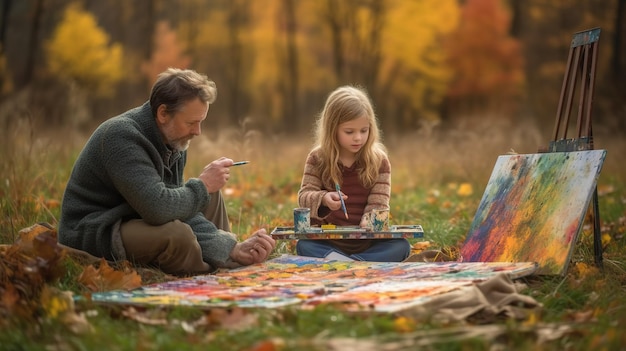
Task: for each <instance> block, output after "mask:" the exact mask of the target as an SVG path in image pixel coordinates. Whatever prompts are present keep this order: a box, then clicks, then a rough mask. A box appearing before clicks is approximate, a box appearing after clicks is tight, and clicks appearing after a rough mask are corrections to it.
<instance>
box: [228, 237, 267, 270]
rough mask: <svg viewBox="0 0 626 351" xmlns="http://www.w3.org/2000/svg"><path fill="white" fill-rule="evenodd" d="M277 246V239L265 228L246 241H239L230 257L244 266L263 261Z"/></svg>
mask: <svg viewBox="0 0 626 351" xmlns="http://www.w3.org/2000/svg"><path fill="white" fill-rule="evenodd" d="M275 247H276V241H274V239H272V237H271V236H269V235H267V233H266V232H265V229H260V230H258V231H256V232H255V233H254V234H252V236H251V237H249V238H248V239H247V240H246V241H243V242H240V243H237V244H236V245H235V247H234V248H233V251H231V252H230V258H231V259H232V260H233V261H235V262H237V263H239V264H241V265H244V266H247V265H251V264H254V263H260V262H263V261H265V260H266V259H267V257H269V255H270V253H272V251H273V250H274V248H275Z"/></svg>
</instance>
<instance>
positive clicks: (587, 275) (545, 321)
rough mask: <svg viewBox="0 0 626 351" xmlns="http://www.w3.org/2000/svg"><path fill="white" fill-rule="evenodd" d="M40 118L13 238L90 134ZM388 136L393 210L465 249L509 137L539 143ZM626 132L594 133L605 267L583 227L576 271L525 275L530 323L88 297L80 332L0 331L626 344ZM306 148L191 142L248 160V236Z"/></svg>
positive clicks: (27, 149)
mask: <svg viewBox="0 0 626 351" xmlns="http://www.w3.org/2000/svg"><path fill="white" fill-rule="evenodd" d="M33 130H34V127H33V126H32V125H30V124H28V123H25V124H23V125H22V124H20V123H15V124H13V125H12V126H11V127H10V128H7V129H5V130H4V131H3V132H2V133H3V135H2V140H1V141H0V148H1V150H3V151H2V153H3V160H4V162H2V163H0V207H1V217H0V244H12V243H13V242H14V241H15V239H16V238H17V232H18V231H19V230H20V229H22V228H25V227H28V226H30V225H32V224H34V223H37V222H48V223H51V224H53V225H56V221H57V219H58V218H59V211H60V206H59V205H60V201H61V199H62V194H63V190H64V188H65V182H66V180H67V178H68V177H69V173H70V171H71V166H72V163H73V160H74V159H75V158H76V155H77V154H78V152H79V150H80V147H81V146H82V144H83V143H84V141H85V139H84V136H80V135H76V134H74V133H72V132H68V131H64V132H63V133H60V132H58V131H57V132H50V131H41V132H37V133H35V132H34V131H33ZM511 130H514V128H512V129H511ZM483 133H484V134H483ZM244 134H245V135H244ZM16 135H18V136H20V137H15V136H16ZM482 135H491V136H492V137H490V138H484V137H482ZM537 139H540V138H535V139H533V140H537ZM303 140H304V141H303ZM386 140H387V142H386V144H387V146H388V148H389V151H390V158H391V161H392V168H393V173H392V180H393V187H392V203H391V206H392V211H391V213H392V216H393V217H392V221H393V222H396V223H420V224H422V225H424V227H425V230H426V232H427V236H428V239H429V240H430V241H432V242H433V246H434V247H436V248H455V247H458V245H460V243H461V242H462V241H463V239H464V236H465V233H466V232H467V230H468V229H469V226H470V224H471V221H472V218H473V216H474V212H475V211H476V208H477V206H478V203H479V201H480V198H481V196H482V191H483V189H484V187H485V185H486V182H487V180H488V178H489V175H490V172H491V169H492V167H493V164H494V162H495V159H496V157H497V156H498V155H500V154H505V153H507V152H508V151H509V150H510V149H512V148H513V149H515V150H516V151H518V152H521V153H523V152H534V151H535V150H536V148H537V145H534V144H533V143H525V142H523V140H525V139H524V138H521V139H520V138H518V137H516V136H515V135H514V134H513V135H512V134H507V132H506V131H505V130H501V131H499V132H494V131H488V132H486V133H485V132H481V133H477V132H472V131H452V132H448V133H445V134H429V135H419V134H416V135H409V136H405V137H398V138H392V137H387V139H386ZM535 143H536V142H535ZM624 143H625V142H624V141H623V140H620V138H608V137H606V138H602V136H596V147H597V148H605V149H607V150H608V156H607V160H606V162H605V165H604V168H603V171H602V175H601V177H600V180H599V183H598V187H599V193H600V213H601V220H602V227H603V229H602V233H603V239H604V270H603V271H600V270H598V269H596V268H595V267H594V266H593V249H592V248H593V244H592V234H591V229H590V228H589V227H588V226H586V227H585V228H584V230H583V233H582V234H581V236H580V240H579V243H578V244H577V245H576V248H575V252H574V254H573V256H572V263H571V264H570V269H569V270H568V274H567V275H566V276H564V277H531V278H528V279H526V280H524V283H526V284H527V286H528V288H527V289H526V290H525V291H524V293H526V294H528V295H530V296H532V297H534V298H535V299H536V300H538V301H539V302H541V303H542V304H543V308H542V309H541V310H540V313H537V314H531V315H530V316H529V317H528V318H527V319H526V320H523V321H515V320H501V321H498V322H495V323H490V324H485V325H482V324H472V323H464V324H455V323H452V324H446V323H437V322H434V321H430V320H420V319H410V318H409V319H402V318H399V317H398V316H391V315H366V316H363V315H353V314H348V313H345V312H342V311H340V310H336V309H334V308H332V307H328V306H326V307H319V308H317V309H315V310H312V311H299V310H295V309H289V308H288V309H284V310H280V311H248V310H241V309H223V310H222V309H216V310H211V311H210V312H206V311H199V310H196V309H190V308H174V309H161V308H152V309H142V310H136V311H134V312H132V313H130V312H129V310H128V309H125V308H120V307H104V306H94V305H89V304H78V305H77V306H76V310H77V311H78V312H79V314H80V315H81V316H82V317H83V318H85V320H86V321H88V323H87V324H83V326H85V325H86V327H85V328H86V329H85V330H82V331H73V330H71V328H70V327H68V325H71V324H68V323H67V321H63V320H60V319H59V318H50V317H47V316H46V315H45V313H43V312H42V311H41V310H35V311H34V313H33V315H32V316H31V318H16V319H11V317H10V316H9V317H8V319H7V320H6V321H5V322H4V323H5V324H3V328H2V330H0V345H1V346H0V349H3V350H30V349H33V350H35V349H41V350H43V349H45V350H83V349H85V350H92V349H108V350H140V349H178V350H195V349H203V350H226V349H228V350H256V351H262V350H328V349H335V350H350V349H358V350H360V351H367V350H383V349H384V350H413V349H416V348H420V347H421V348H423V349H428V350H434V349H437V350H491V349H520V350H526V349H533V350H552V349H567V350H588V349H598V350H603V349H604V350H615V349H620V348H623V345H626V337H625V336H624V335H623V334H622V333H619V332H617V330H622V329H623V328H624V325H626V313H625V312H626V311H625V309H626V293H625V291H624V290H625V287H626V266H625V265H624V260H625V258H626V252H625V250H624V247H625V245H624V244H625V243H626V239H624V233H625V232H626V228H625V227H626V220H625V219H624V218H625V216H626V200H625V194H626V192H625V191H624V187H625V186H626V175H625V174H624V170H623V168H622V166H621V165H622V164H624V159H623V158H624V157H626V156H624V155H620V152H621V150H624V146H625V145H624ZM309 146H310V143H308V142H307V141H306V138H300V139H297V140H296V139H289V140H288V139H284V138H279V137H264V136H263V135H260V134H258V133H241V132H238V131H234V132H232V133H230V134H229V133H226V132H225V133H222V134H221V135H220V137H219V139H218V140H207V139H201V140H197V141H196V142H195V143H193V145H192V149H191V151H190V157H189V167H188V169H187V176H188V177H190V176H193V175H194V174H197V173H199V172H200V170H201V169H202V167H203V165H204V163H206V162H208V161H210V160H213V159H215V158H217V157H219V156H222V155H228V156H229V157H231V158H233V159H235V160H244V159H245V160H250V161H251V163H250V164H248V165H245V166H241V167H236V168H233V170H232V175H231V181H229V184H228V185H227V186H226V187H225V189H224V193H225V196H226V198H227V199H228V200H227V201H228V212H229V217H230V218H231V225H232V228H233V231H234V232H236V233H237V234H239V236H240V237H241V238H245V237H246V236H247V235H249V234H250V233H252V232H253V231H254V230H256V229H258V228H266V229H267V230H268V231H270V230H271V229H272V228H273V227H275V226H278V225H288V224H290V223H291V220H292V209H293V208H294V207H296V193H297V190H298V188H299V185H300V177H301V172H302V169H303V162H304V159H305V156H306V153H307V151H308V149H309ZM293 249H294V243H293V242H288V241H286V242H280V243H279V244H278V246H277V249H276V251H275V253H274V255H279V254H282V253H293ZM63 267H64V273H63V274H62V276H61V277H60V278H59V279H58V280H57V281H56V282H55V283H53V284H52V286H53V287H55V288H58V289H59V290H62V291H64V290H69V291H72V292H74V293H75V294H78V295H80V294H84V293H86V290H85V287H83V286H81V285H80V283H78V282H77V277H78V276H79V275H80V273H81V272H82V268H83V263H81V262H79V261H77V260H74V259H72V258H69V257H67V258H66V259H65V260H64V262H63ZM141 274H142V275H143V278H144V281H159V280H161V279H165V277H164V276H160V275H159V274H158V273H155V272H153V271H141ZM6 283H7V282H5V281H2V284H6ZM0 324H1V323H0Z"/></svg>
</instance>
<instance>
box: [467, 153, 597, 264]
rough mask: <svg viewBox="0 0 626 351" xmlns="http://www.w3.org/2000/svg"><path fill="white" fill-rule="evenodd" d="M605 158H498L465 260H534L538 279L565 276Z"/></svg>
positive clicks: (567, 155)
mask: <svg viewBox="0 0 626 351" xmlns="http://www.w3.org/2000/svg"><path fill="white" fill-rule="evenodd" d="M605 156H606V150H589V151H576V152H553V153H543V154H525V155H506V156H500V157H498V160H497V162H496V165H495V167H494V169H493V172H492V174H491V177H490V179H489V182H488V184H487V187H486V189H485V192H484V194H483V198H482V200H481V202H480V205H479V207H478V210H477V212H476V215H475V216H474V221H473V222H472V225H471V226H470V230H469V232H468V234H467V239H466V241H465V243H464V244H463V246H462V248H461V255H462V257H463V261H469V262H528V261H530V262H537V263H538V264H539V271H538V272H537V273H538V274H564V272H565V271H566V270H567V265H568V263H569V260H570V258H571V254H572V251H573V248H574V244H575V243H576V240H577V238H578V234H579V232H580V231H581V229H582V225H583V222H584V219H585V214H586V212H587V209H588V207H589V201H590V199H591V196H592V195H593V191H594V189H595V186H596V182H597V180H598V177H599V175H600V170H601V168H602V164H603V162H604V158H605Z"/></svg>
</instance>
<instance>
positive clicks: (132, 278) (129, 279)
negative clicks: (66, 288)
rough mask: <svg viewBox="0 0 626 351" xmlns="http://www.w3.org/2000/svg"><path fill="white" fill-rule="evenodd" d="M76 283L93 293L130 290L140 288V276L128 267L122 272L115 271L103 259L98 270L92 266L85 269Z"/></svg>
mask: <svg viewBox="0 0 626 351" xmlns="http://www.w3.org/2000/svg"><path fill="white" fill-rule="evenodd" d="M78 281H79V282H80V283H81V284H83V285H85V286H86V287H87V289H89V290H91V291H94V292H98V291H110V290H132V289H136V288H138V287H140V286H141V276H140V275H139V274H137V272H136V271H135V270H133V269H130V268H128V267H126V268H125V269H124V270H123V271H118V270H115V269H113V268H111V266H109V264H108V263H107V261H106V260H104V259H102V260H101V261H100V267H99V268H95V267H94V266H93V265H91V266H87V267H85V269H84V270H83V272H82V273H81V274H80V276H79V277H78Z"/></svg>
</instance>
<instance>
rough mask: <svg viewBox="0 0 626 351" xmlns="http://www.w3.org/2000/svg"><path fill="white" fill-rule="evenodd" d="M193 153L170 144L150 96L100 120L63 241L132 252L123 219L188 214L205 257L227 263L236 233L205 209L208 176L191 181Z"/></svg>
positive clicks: (67, 200)
mask: <svg viewBox="0 0 626 351" xmlns="http://www.w3.org/2000/svg"><path fill="white" fill-rule="evenodd" d="M186 160H187V153H186V151H185V152H177V151H172V150H171V149H169V148H168V147H167V146H166V145H165V143H164V142H163V137H162V135H161V133H160V131H159V129H158V127H157V124H156V121H155V118H154V117H153V115H152V111H151V108H150V104H149V103H148V102H146V103H145V104H143V105H142V106H140V107H137V108H134V109H132V110H129V111H127V112H125V113H123V114H121V115H119V116H117V117H114V118H111V119H109V120H107V121H105V122H104V123H102V125H100V126H99V127H98V128H97V129H96V131H95V132H94V133H93V135H92V136H91V138H90V139H89V140H88V141H87V144H86V145H85V147H84V149H83V150H82V152H81V153H80V155H79V156H78V158H77V160H76V163H75V165H74V169H73V170H72V174H71V175H70V179H69V181H68V183H67V187H66V189H65V194H64V196H63V203H62V208H61V220H60V223H59V242H60V243H62V244H64V245H67V246H70V247H73V248H77V249H80V250H84V251H86V252H89V253H90V254H92V255H95V256H97V257H104V258H106V259H108V260H114V259H124V258H125V252H124V251H123V247H121V250H120V245H121V240H119V238H117V240H119V243H118V242H117V240H116V239H115V238H114V237H115V236H116V235H119V224H120V223H121V222H122V221H128V220H130V219H138V218H141V219H143V220H144V221H145V222H146V223H148V224H151V225H162V224H165V223H167V222H170V221H173V220H176V219H178V220H181V221H183V222H185V223H187V224H189V225H190V226H191V228H192V229H193V231H194V233H195V234H196V236H197V237H198V242H199V243H200V247H201V248H202V256H203V259H204V261H205V262H207V263H209V264H210V265H211V266H213V267H222V266H224V264H225V262H226V261H227V260H228V258H229V255H230V252H231V251H232V249H233V247H234V246H235V244H236V240H235V239H234V238H233V237H232V236H231V235H229V234H228V233H226V232H223V231H221V230H218V229H217V228H216V227H215V225H214V224H213V223H211V222H210V221H208V220H207V219H206V218H205V217H204V215H203V214H202V211H203V210H204V209H205V207H206V205H207V203H208V201H209V196H210V195H209V194H208V192H207V190H206V188H205V186H204V184H203V183H202V181H201V180H200V179H197V178H191V179H189V180H187V181H186V182H184V181H183V170H184V167H185V163H186Z"/></svg>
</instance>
